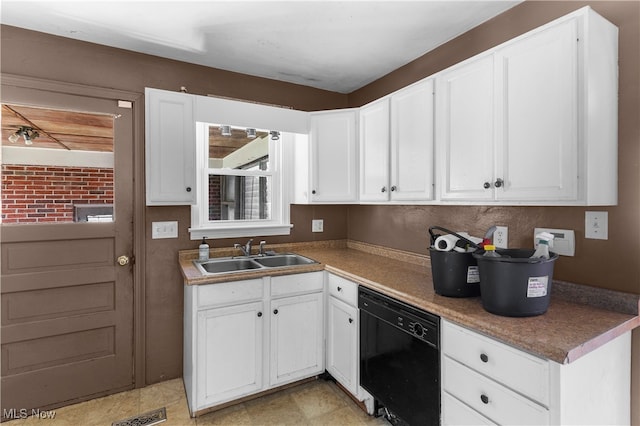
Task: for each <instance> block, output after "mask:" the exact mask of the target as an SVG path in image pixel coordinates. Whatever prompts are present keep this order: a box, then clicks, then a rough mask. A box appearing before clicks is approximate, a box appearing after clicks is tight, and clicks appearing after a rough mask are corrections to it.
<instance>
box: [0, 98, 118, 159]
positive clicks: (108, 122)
mask: <svg viewBox="0 0 640 426" xmlns="http://www.w3.org/2000/svg"><path fill="white" fill-rule="evenodd" d="M113 120H114V117H113V116H112V115H107V114H89V113H82V112H75V111H60V110H51V109H45V108H32V107H28V106H22V105H8V104H2V145H4V146H20V147H22V146H27V145H25V144H24V139H22V138H20V139H19V140H18V141H17V142H16V143H15V144H12V143H11V142H9V136H11V135H12V134H13V133H15V132H16V130H18V129H19V128H20V127H21V126H26V127H30V128H32V129H34V130H35V131H37V132H38V137H37V138H35V139H33V141H32V142H33V145H28V146H27V147H29V148H50V149H63V150H69V151H99V152H113Z"/></svg>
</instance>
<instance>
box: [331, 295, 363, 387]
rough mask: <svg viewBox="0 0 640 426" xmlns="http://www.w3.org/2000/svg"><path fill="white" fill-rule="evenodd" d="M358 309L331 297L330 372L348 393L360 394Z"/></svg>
mask: <svg viewBox="0 0 640 426" xmlns="http://www.w3.org/2000/svg"><path fill="white" fill-rule="evenodd" d="M358 327H359V326H358V309H356V308H355V307H353V306H349V305H347V304H346V303H344V302H342V301H341V300H338V299H336V298H335V297H329V304H328V309H327V371H328V372H329V373H330V374H331V375H332V376H333V377H334V378H335V379H336V380H337V381H338V382H340V384H342V385H343V386H344V387H345V388H346V389H347V390H348V391H349V392H351V393H352V394H353V395H356V396H357V393H358V361H359V360H358Z"/></svg>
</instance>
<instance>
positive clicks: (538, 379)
mask: <svg viewBox="0 0 640 426" xmlns="http://www.w3.org/2000/svg"><path fill="white" fill-rule="evenodd" d="M441 333H442V352H443V353H444V354H445V355H447V356H449V357H451V358H453V359H455V360H457V361H459V362H461V363H462V364H465V365H467V366H468V367H470V368H472V369H474V370H476V371H478V372H480V373H482V374H484V375H486V376H488V377H491V378H492V379H494V380H496V381H498V382H500V383H502V384H504V385H506V386H508V387H510V388H512V389H514V390H516V391H518V392H520V393H522V394H523V395H526V396H528V397H530V398H532V399H533V400H535V401H537V402H539V403H541V404H543V405H545V406H547V407H548V406H549V362H548V361H547V360H544V359H542V358H538V357H535V356H533V355H529V354H527V353H525V352H523V351H520V350H518V349H516V348H513V347H511V346H508V345H505V344H503V343H500V342H497V341H495V340H493V339H490V338H488V337H486V336H482V335H479V334H477V333H475V332H472V331H470V330H467V329H466V328H462V327H460V326H457V325H455V324H452V323H450V322H447V321H442V330H441Z"/></svg>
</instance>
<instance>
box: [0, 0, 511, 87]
mask: <svg viewBox="0 0 640 426" xmlns="http://www.w3.org/2000/svg"><path fill="white" fill-rule="evenodd" d="M518 3H520V1H519V0H517V1H515V0H514V1H507V0H489V1H487V0H473V1H455V0H449V1H431V0H428V1H425V0H422V1H420V0H414V1H390V0H387V1H358V0H352V1H302V0H300V1H242V0H236V1H87V0H84V1H51V0H50V1H28V0H21V1H16V0H13V1H12V0H2V3H1V10H0V21H1V22H2V23H3V24H7V25H12V26H16V27H21V28H27V29H30V30H35V31H41V32H45V33H50V34H55V35H60V36H64V37H69V38H74V39H78V40H84V41H89V42H93V43H98V44H103V45H108V46H113V47H119V48H123V49H128V50H133V51H136V52H142V53H148V54H151V55H156V56H161V57H165V58H170V59H176V60H180V61H185V62H190V63H194V64H200V65H206V66H210V67H214V68H220V69H224V70H229V71H236V72H240V73H243V74H250V75H255V76H259V77H266V78H272V79H276V80H282V81H287V82H291V83H297V84H302V85H305V86H312V87H317V88H320V89H326V90H331V91H336V92H341V93H350V92H352V91H354V90H356V89H358V88H360V87H362V86H364V85H366V84H368V83H370V82H372V81H375V80H377V79H378V78H380V77H382V76H384V75H386V74H388V73H389V72H391V71H393V70H395V69H397V68H399V67H401V66H402V65H405V64H407V63H408V62H411V61H412V60H414V59H416V58H418V57H420V56H422V55H423V54H425V53H426V52H428V51H430V50H432V49H434V48H435V47H437V46H439V45H441V44H443V43H445V42H446V41H448V40H451V39H452V38H455V37H456V36H458V35H460V34H462V33H464V32H466V31H468V30H469V29H471V28H473V27H475V26H477V25H479V24H481V23H482V22H484V21H486V20H488V19H491V18H492V17H494V16H496V15H499V14H500V13H502V12H504V11H505V10H507V9H509V8H511V7H513V6H515V5H516V4H518Z"/></svg>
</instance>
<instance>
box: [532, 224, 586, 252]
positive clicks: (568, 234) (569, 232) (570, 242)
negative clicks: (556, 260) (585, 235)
mask: <svg viewBox="0 0 640 426" xmlns="http://www.w3.org/2000/svg"><path fill="white" fill-rule="evenodd" d="M541 232H548V233H550V234H553V243H552V245H551V246H549V251H552V252H554V253H558V254H560V255H562V256H575V255H576V234H575V232H574V231H573V229H552V228H535V229H534V230H533V245H534V248H538V245H537V244H536V243H537V241H536V235H538V234H539V233H541Z"/></svg>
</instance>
